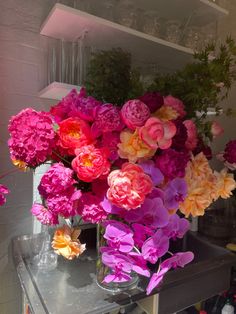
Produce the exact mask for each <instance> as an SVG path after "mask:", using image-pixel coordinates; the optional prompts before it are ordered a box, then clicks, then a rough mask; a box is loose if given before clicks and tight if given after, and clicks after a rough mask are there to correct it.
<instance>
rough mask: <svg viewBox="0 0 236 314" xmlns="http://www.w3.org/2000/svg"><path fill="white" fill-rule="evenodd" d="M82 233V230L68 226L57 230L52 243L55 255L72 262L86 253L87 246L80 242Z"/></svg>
mask: <svg viewBox="0 0 236 314" xmlns="http://www.w3.org/2000/svg"><path fill="white" fill-rule="evenodd" d="M80 233H81V230H79V229H73V228H70V227H69V226H67V225H64V226H63V227H61V228H59V229H57V230H56V232H55V234H54V237H53V241H52V247H53V249H54V250H55V253H57V254H58V255H62V256H64V257H65V258H67V259H70V260H71V259H73V258H75V257H78V256H79V255H81V254H82V253H83V252H84V251H85V244H81V243H80V241H79V240H78V237H79V235H80Z"/></svg>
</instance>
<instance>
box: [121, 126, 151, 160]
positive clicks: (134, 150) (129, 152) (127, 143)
mask: <svg viewBox="0 0 236 314" xmlns="http://www.w3.org/2000/svg"><path fill="white" fill-rule="evenodd" d="M120 140H121V143H120V144H118V145H117V146H118V148H119V149H118V155H119V156H120V157H121V158H124V159H128V160H129V161H130V162H136V161H138V160H142V159H147V158H150V157H152V156H153V155H154V154H155V151H156V150H155V149H152V148H150V147H149V146H148V145H147V144H145V143H144V141H143V140H142V139H141V138H140V137H139V134H138V131H137V130H136V131H135V132H134V133H133V132H132V131H130V130H128V129H126V130H124V131H122V132H121V134H120Z"/></svg>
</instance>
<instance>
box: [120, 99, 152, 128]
mask: <svg viewBox="0 0 236 314" xmlns="http://www.w3.org/2000/svg"><path fill="white" fill-rule="evenodd" d="M121 116H122V119H123V121H124V123H125V124H126V125H127V127H128V128H130V129H131V130H135V129H136V128H137V127H141V126H143V125H144V123H145V122H146V121H147V119H148V118H149V117H150V110H149V108H148V106H147V105H145V104H144V103H143V102H142V101H141V100H138V99H134V100H129V101H127V102H126V103H125V104H124V106H123V107H122V109H121Z"/></svg>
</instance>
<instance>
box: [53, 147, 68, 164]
mask: <svg viewBox="0 0 236 314" xmlns="http://www.w3.org/2000/svg"><path fill="white" fill-rule="evenodd" d="M52 152H53V153H54V154H55V155H56V156H57V157H59V158H60V159H61V160H63V161H64V162H66V163H67V164H68V165H70V162H69V161H68V160H66V159H65V158H63V157H62V156H61V155H59V154H58V153H57V152H55V151H54V150H53V151H52Z"/></svg>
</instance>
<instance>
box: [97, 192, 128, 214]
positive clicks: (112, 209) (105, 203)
mask: <svg viewBox="0 0 236 314" xmlns="http://www.w3.org/2000/svg"><path fill="white" fill-rule="evenodd" d="M100 205H101V206H102V207H103V209H104V210H105V212H107V213H108V214H113V215H119V216H121V217H123V216H125V215H126V213H127V210H125V209H124V208H120V207H117V206H115V205H113V204H112V203H111V202H110V201H109V200H108V199H107V198H106V197H104V199H103V200H102V202H101V203H100Z"/></svg>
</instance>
